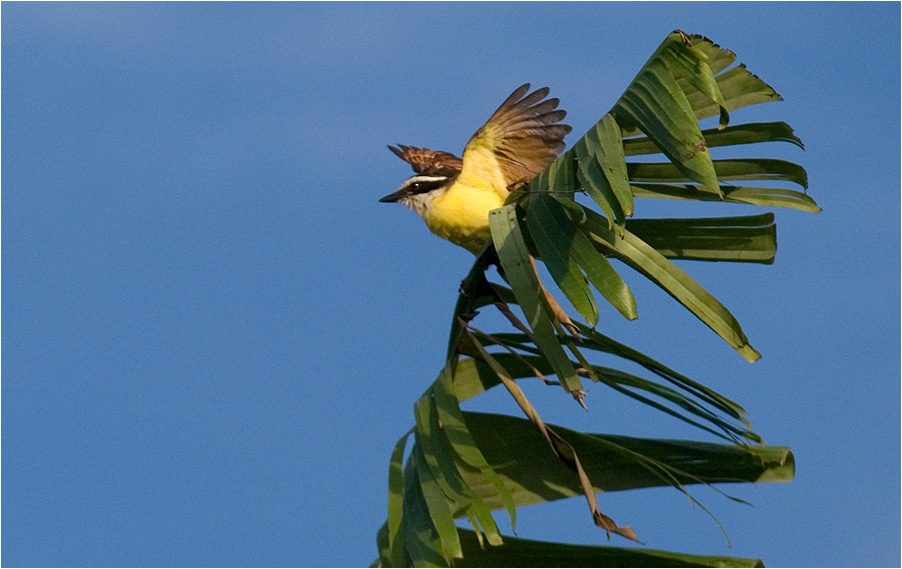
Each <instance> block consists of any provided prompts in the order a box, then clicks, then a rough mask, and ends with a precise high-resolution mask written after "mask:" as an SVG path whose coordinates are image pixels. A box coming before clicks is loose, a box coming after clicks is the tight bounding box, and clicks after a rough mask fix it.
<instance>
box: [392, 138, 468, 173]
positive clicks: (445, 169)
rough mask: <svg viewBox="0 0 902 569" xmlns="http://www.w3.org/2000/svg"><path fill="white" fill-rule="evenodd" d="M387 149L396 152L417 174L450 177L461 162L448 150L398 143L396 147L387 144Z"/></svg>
mask: <svg viewBox="0 0 902 569" xmlns="http://www.w3.org/2000/svg"><path fill="white" fill-rule="evenodd" d="M388 149H389V150H391V151H392V152H394V153H395V154H397V155H398V158H400V159H401V160H403V161H405V162H407V163H408V164H410V165H411V166H412V167H413V171H414V172H416V173H417V174H423V175H425V176H448V177H449V178H450V177H451V176H454V175H455V174H457V173H458V172H460V168H461V164H462V162H461V160H460V158H458V157H457V156H455V155H453V154H451V153H450V152H443V151H441V150H429V149H427V148H415V147H413V146H404V145H403V144H399V145H398V146H397V147H394V146H389V147H388Z"/></svg>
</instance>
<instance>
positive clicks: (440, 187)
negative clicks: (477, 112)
mask: <svg viewBox="0 0 902 569" xmlns="http://www.w3.org/2000/svg"><path fill="white" fill-rule="evenodd" d="M527 93H529V84H528V83H527V84H526V85H523V86H521V87H520V88H518V89H517V90H516V91H514V92H513V93H511V95H510V97H508V98H507V100H506V101H504V102H503V103H502V104H501V106H500V107H498V110H497V111H495V113H494V114H493V115H492V116H491V117H490V118H489V120H488V122H486V123H485V125H483V127H482V128H480V129H479V130H477V131H476V134H474V135H473V137H472V138H470V141H469V142H468V143H467V146H466V147H465V148H464V153H463V158H458V157H457V156H455V155H453V154H450V153H448V152H442V151H440V150H428V149H426V148H415V147H412V146H404V145H398V147H393V146H389V149H390V150H391V151H392V152H394V153H395V154H397V155H398V156H399V157H400V158H401V159H402V160H404V161H405V162H407V163H408V164H410V165H411V166H412V167H413V170H414V171H415V172H416V173H417V175H415V176H412V177H410V178H408V179H407V180H405V181H404V183H403V184H401V187H400V188H398V190H397V191H396V192H394V193H392V194H389V195H387V196H385V197H384V198H382V199H380V200H379V201H380V202H399V203H402V204H404V205H406V206H408V207H409V208H410V209H412V210H413V211H415V212H417V214H418V215H419V216H420V217H421V218H423V221H425V222H426V225H427V226H428V227H429V229H430V230H431V231H432V232H433V233H435V234H436V235H438V236H439V237H441V238H443V239H447V240H448V241H451V242H452V243H454V244H455V245H459V246H461V247H463V248H464V249H467V250H468V251H470V252H471V253H473V254H474V255H475V254H477V253H478V252H479V250H480V249H482V246H483V244H484V243H485V241H486V239H488V238H489V237H490V236H491V232H490V230H489V212H490V211H492V210H493V209H497V208H499V207H501V206H502V205H503V204H504V199H505V198H506V197H507V196H508V194H510V192H511V191H512V190H514V189H516V188H518V187H520V186H522V185H524V184H526V183H528V182H529V181H530V180H532V179H533V178H534V177H535V175H536V174H538V173H539V172H541V171H542V170H543V169H545V167H546V166H548V165H549V164H551V163H552V162H553V161H554V159H555V158H556V157H557V155H558V154H559V153H560V152H561V150H563V149H564V136H565V135H566V134H567V133H569V132H570V130H571V128H570V126H568V125H565V124H560V121H561V120H563V119H564V117H565V116H566V115H567V112H566V111H564V110H556V109H557V106H558V102H559V101H558V100H557V99H545V97H546V96H547V95H548V87H545V88H542V89H538V90H536V91H533V92H532V93H529V94H527ZM543 99H544V100H543Z"/></svg>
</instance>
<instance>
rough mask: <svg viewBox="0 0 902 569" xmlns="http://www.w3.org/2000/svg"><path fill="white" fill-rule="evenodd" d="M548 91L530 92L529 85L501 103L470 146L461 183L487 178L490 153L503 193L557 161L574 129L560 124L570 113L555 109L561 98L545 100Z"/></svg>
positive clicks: (528, 179)
mask: <svg viewBox="0 0 902 569" xmlns="http://www.w3.org/2000/svg"><path fill="white" fill-rule="evenodd" d="M548 92H549V89H548V87H543V88H541V89H537V90H535V91H533V92H532V93H529V83H527V84H525V85H522V86H520V87H519V88H517V90H515V91H514V92H513V93H511V95H510V96H509V97H508V98H507V99H506V100H505V101H504V102H503V103H501V106H500V107H498V110H496V111H495V112H494V114H492V116H491V117H490V118H489V120H488V121H487V122H486V124H485V125H484V126H483V127H482V128H480V129H479V130H478V131H476V134H474V135H473V137H472V138H471V139H470V141H469V142H468V143H467V147H466V148H465V149H464V155H463V164H462V166H463V167H462V171H461V175H460V180H461V181H466V180H467V179H477V178H482V179H484V178H485V175H484V174H485V170H486V168H487V165H485V164H483V163H482V162H484V161H485V160H486V159H487V158H488V155H487V151H488V153H490V154H489V155H494V158H495V159H496V160H497V164H498V168H500V170H501V175H502V177H503V178H504V180H503V182H504V185H503V188H502V191H503V192H504V193H506V188H508V187H510V186H515V185H519V184H523V183H526V182H529V181H530V180H532V179H533V178H534V177H535V175H536V174H538V173H539V172H541V171H542V170H543V169H545V167H547V166H548V165H549V164H551V163H552V162H553V161H554V159H555V158H556V157H557V155H558V154H560V152H561V151H562V150H563V149H564V136H566V135H567V133H569V132H570V131H571V130H572V129H571V127H570V126H569V125H566V124H560V121H561V120H563V119H564V117H565V116H567V112H566V111H564V110H556V109H557V106H558V104H559V101H558V99H556V98H552V99H545V97H547V96H548ZM543 99H544V100H543ZM496 190H497V188H496Z"/></svg>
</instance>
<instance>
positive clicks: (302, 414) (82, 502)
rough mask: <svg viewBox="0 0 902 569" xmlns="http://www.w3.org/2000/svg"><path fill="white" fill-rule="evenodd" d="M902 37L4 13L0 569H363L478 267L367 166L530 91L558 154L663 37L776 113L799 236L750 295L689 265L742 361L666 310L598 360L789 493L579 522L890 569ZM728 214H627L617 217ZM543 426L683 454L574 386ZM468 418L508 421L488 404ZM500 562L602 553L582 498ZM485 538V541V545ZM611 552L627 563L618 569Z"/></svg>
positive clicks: (616, 14)
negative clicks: (542, 544) (715, 428)
mask: <svg viewBox="0 0 902 569" xmlns="http://www.w3.org/2000/svg"><path fill="white" fill-rule="evenodd" d="M899 14H900V9H899V5H898V4H897V3H883V4H866V3H855V4H841V3H832V4H814V3H796V4H741V5H734V4H716V5H713V4H691V5H690V4H677V3H663V4H660V3H656V4H642V3H628V4H589V3H580V4H503V5H502V4H430V5H425V4H411V3H404V4H391V5H387V4H375V3H373V4H328V5H322V4H281V3H275V4H254V5H249V4H237V3H236V4H170V3H154V4H107V3H100V4H63V5H59V4H19V3H13V4H10V3H4V4H3V6H2V79H3V84H2V184H3V187H2V189H3V193H2V200H3V203H2V206H3V208H2V240H3V256H2V269H3V277H4V282H3V284H4V287H3V292H4V293H5V294H4V295H3V304H2V317H3V321H2V323H3V330H2V331H3V340H4V341H3V352H2V355H3V368H2V371H3V377H2V380H3V382H2V411H3V412H2V433H3V440H2V443H3V445H2V459H3V461H2V466H3V470H2V476H3V479H2V482H3V484H2V506H3V512H2V513H3V526H2V535H3V564H4V565H5V566H22V565H48V566H53V565H76V566H92V565H124V566H130V565H139V566H143V565H156V566H181V565H188V566H191V565H213V566H233V565H251V566H272V565H289V566H293V565H301V566H334V565H339V566H355V565H366V564H368V563H370V562H371V561H372V559H374V558H375V556H376V546H375V533H376V530H377V529H378V528H379V526H380V525H381V524H382V522H383V520H384V519H385V507H386V481H387V468H388V459H389V453H390V451H391V448H392V446H393V444H394V443H395V441H396V440H397V439H398V437H400V436H401V435H402V434H403V433H404V432H405V431H406V430H407V429H408V428H409V427H410V426H411V424H412V421H413V417H412V405H413V402H414V401H415V400H416V398H417V397H418V396H419V395H420V393H421V392H422V391H423V390H424V389H425V388H426V387H427V386H428V385H429V384H430V383H431V382H432V381H433V379H434V378H435V376H436V374H437V373H438V371H439V369H440V366H441V365H442V360H443V356H444V350H445V345H446V333H447V327H448V324H449V316H450V313H451V310H452V307H453V304H454V301H455V295H456V290H457V286H458V283H459V281H460V279H461V278H462V277H463V276H464V274H465V272H466V271H467V269H468V268H469V266H470V263H471V257H470V255H469V254H468V253H466V252H465V251H463V250H462V249H457V248H455V247H453V246H451V245H449V244H447V243H446V242H443V241H441V240H439V239H438V238H435V237H434V236H432V235H431V234H429V233H428V232H427V231H426V229H425V227H424V226H423V225H422V223H421V222H420V221H419V220H418V219H417V218H416V216H415V215H414V214H413V213H412V212H410V211H408V210H406V209H404V208H402V207H399V206H393V205H385V204H379V203H377V201H376V200H377V199H378V198H379V197H381V196H383V195H385V194H387V193H389V192H391V191H393V190H394V189H395V188H396V187H397V186H398V185H399V184H400V182H401V181H402V180H403V179H404V178H405V177H407V176H408V175H409V172H408V169H407V167H406V165H404V164H403V163H402V162H400V161H399V160H398V159H397V158H396V157H394V156H393V155H392V154H391V153H390V152H388V150H386V148H385V145H386V144H389V143H393V144H394V143H406V144H413V145H423V146H430V147H435V148H444V149H446V150H450V151H455V152H460V150H461V149H462V148H463V145H464V144H465V142H466V140H467V139H468V137H469V136H470V135H471V134H472V132H473V131H474V130H475V129H476V128H477V127H478V126H479V125H481V124H482V122H483V121H484V120H485V119H486V118H488V115H489V114H490V113H491V111H493V110H494V109H495V107H496V106H497V105H498V104H499V103H500V102H501V100H503V98H504V97H506V96H507V94H508V93H509V92H510V91H511V90H513V89H514V88H515V87H516V86H518V85H519V84H521V83H523V82H527V81H529V82H532V83H533V84H534V85H536V86H541V85H549V86H550V87H551V88H552V93H553V95H554V96H557V97H560V99H561V101H562V107H563V108H565V109H567V110H568V111H569V113H570V114H569V116H568V122H569V123H570V124H571V125H573V126H574V133H573V134H572V135H571V136H570V137H568V141H570V142H571V143H572V141H574V140H576V138H577V137H578V136H580V135H581V134H582V133H584V132H585V131H586V130H587V129H588V128H589V127H590V126H591V125H592V124H593V123H594V122H595V121H597V120H598V119H599V118H600V117H601V116H602V115H603V114H604V113H605V112H606V111H607V110H608V109H609V108H610V107H611V105H612V104H613V103H614V101H615V100H616V99H617V97H618V96H619V95H620V93H621V92H622V91H623V89H624V88H625V87H626V86H627V84H628V83H629V82H630V80H631V79H632V78H633V76H634V75H635V73H636V72H637V71H638V69H639V68H640V66H641V65H642V64H643V63H644V62H645V60H646V59H647V58H648V56H649V55H650V54H651V53H652V52H653V51H654V49H655V48H656V47H657V46H658V44H659V43H660V42H661V41H662V40H663V39H664V37H665V36H666V35H667V33H668V32H670V31H671V30H672V29H674V28H682V29H684V30H687V31H689V32H693V33H701V34H704V35H707V36H709V37H710V38H712V39H713V40H714V41H716V42H718V43H719V44H721V45H723V46H724V47H727V48H730V49H732V50H733V51H735V52H736V53H737V54H738V55H739V60H740V61H743V62H745V63H746V64H747V65H748V66H749V68H750V69H751V70H752V71H753V72H755V73H756V74H758V75H759V76H761V77H762V78H764V79H765V80H766V81H768V82H769V83H770V84H771V85H773V86H774V87H775V88H776V89H777V90H778V91H779V92H780V93H781V94H782V95H783V96H784V98H785V99H786V100H785V102H782V103H775V104H769V105H762V106H759V107H755V108H751V109H747V110H745V111H739V112H737V113H734V115H733V121H734V122H736V123H739V122H747V121H753V120H785V121H787V122H789V123H790V124H791V125H792V126H793V127H794V128H795V129H796V132H797V133H798V134H799V135H800V136H801V137H802V139H803V140H804V141H805V143H806V145H807V151H806V152H802V151H801V150H798V149H796V148H795V147H792V146H791V145H784V146H779V147H777V148H763V149H755V148H753V147H749V148H748V153H750V154H752V155H754V154H758V155H766V156H782V157H784V158H787V159H790V160H794V161H797V162H800V163H802V164H803V165H805V166H806V167H807V168H808V172H809V175H810V181H811V184H810V194H811V195H812V196H814V197H815V198H816V199H817V200H818V202H819V203H820V205H821V206H822V207H823V208H824V211H823V213H821V214H818V215H813V214H806V213H801V212H796V211H788V210H781V211H777V220H778V227H779V239H780V249H779V253H778V256H777V261H776V263H775V264H774V265H772V266H764V265H714V264H705V263H684V264H683V266H684V268H686V269H687V270H688V271H689V272H690V274H692V275H693V276H695V277H696V278H697V279H698V280H699V281H700V282H701V283H702V284H703V285H704V286H705V287H707V288H708V289H709V290H711V291H712V292H713V293H714V294H715V295H717V296H718V298H720V299H721V300H722V301H723V302H724V303H725V304H726V305H727V306H728V307H729V308H730V309H731V310H732V311H733V312H734V314H736V316H737V317H738V318H739V320H740V321H741V322H742V323H743V326H744V328H745V330H746V332H747V333H748V335H749V337H750V339H751V341H752V343H753V344H754V345H755V346H756V347H757V348H758V349H759V350H760V351H761V352H762V353H763V354H764V357H763V359H762V360H761V361H760V362H758V363H756V364H748V363H746V362H745V361H744V360H742V359H741V358H740V357H739V356H738V355H736V354H735V353H734V352H733V351H732V350H731V349H730V348H729V347H728V346H727V345H726V344H724V343H723V342H722V341H720V340H719V339H718V338H717V337H716V336H715V335H714V334H713V333H712V332H711V331H710V330H708V329H707V328H706V327H705V326H704V325H702V324H701V323H699V322H698V321H697V320H696V319H694V318H693V317H692V316H691V315H689V314H688V313H687V312H686V311H685V310H683V309H682V308H681V307H679V306H678V305H676V304H675V303H674V302H673V301H672V300H671V299H670V298H669V297H668V296H667V295H666V294H664V293H663V292H661V291H660V290H658V289H656V288H654V287H653V286H650V285H647V284H645V283H643V282H642V279H641V278H640V277H638V275H635V274H631V273H630V272H629V271H628V270H626V271H625V274H626V275H627V277H628V278H629V282H630V283H631V285H632V286H633V289H634V292H636V295H637V298H638V301H639V313H640V318H639V320H638V321H637V322H632V323H628V322H625V321H623V320H622V319H621V318H619V317H618V316H617V315H616V314H615V313H614V312H613V310H608V311H607V312H605V313H604V314H603V315H602V323H601V324H600V328H601V329H602V330H603V331H605V332H607V333H609V334H611V335H613V336H615V337H617V338H619V339H620V340H622V341H624V342H626V343H628V344H630V345H632V346H634V347H636V348H638V349H640V350H643V351H645V352H646V353H648V354H650V355H652V356H654V357H656V358H658V359H660V360H662V361H663V362H666V363H667V364H669V365H670V366H672V367H674V368H676V369H678V370H680V371H682V372H684V373H686V374H687V375H689V376H691V377H693V378H696V379H698V380H700V381H703V382H706V383H709V384H711V385H712V386H713V387H715V388H717V389H719V390H720V391H722V392H723V393H725V394H726V395H728V396H730V397H732V398H734V399H735V400H737V401H739V402H741V403H742V404H744V405H745V406H746V408H747V409H748V410H749V412H750V418H751V419H752V422H753V424H754V426H755V428H756V430H757V431H758V432H760V433H761V434H762V435H763V436H764V437H765V440H767V441H768V442H769V443H771V444H776V445H788V446H791V447H792V448H793V450H794V452H795V456H796V460H797V463H798V468H797V477H796V480H795V481H794V482H793V483H791V484H782V485H767V484H765V485H760V486H758V487H751V486H749V487H738V488H730V490H731V491H732V492H734V493H735V494H737V495H738V496H740V497H742V498H745V499H747V500H750V501H751V502H753V503H754V504H755V507H754V508H750V507H747V506H743V505H741V504H736V503H733V502H731V501H728V500H726V499H723V498H722V497H720V496H718V495H717V494H714V493H713V492H710V491H704V490H699V491H698V497H699V498H700V499H701V500H702V501H703V503H704V504H705V505H706V506H707V507H708V508H710V509H711V510H713V511H714V512H715V513H716V515H717V516H718V517H719V519H720V520H721V522H723V524H724V526H725V527H726V530H727V531H728V533H729V535H730V537H731V539H732V541H733V544H734V546H733V548H732V549H729V548H727V546H726V542H725V540H724V538H723V536H722V534H721V533H720V531H719V529H718V528H717V526H716V524H715V523H714V522H712V521H711V520H710V518H708V517H707V516H706V515H705V514H704V512H703V511H701V510H700V509H699V508H691V507H690V505H689V503H688V501H687V500H686V499H685V497H683V496H682V495H680V494H679V493H678V492H676V491H674V490H672V489H662V490H649V491H640V492H626V493H610V494H605V495H602V496H600V502H601V507H602V510H603V511H605V512H606V513H608V514H609V515H611V516H612V517H614V518H615V519H616V520H618V521H619V522H621V523H630V524H632V525H633V526H634V527H635V528H636V531H637V532H638V533H639V535H640V537H641V538H642V539H643V540H644V541H645V543H646V544H647V547H651V548H661V549H675V550H681V551H688V552H697V553H708V554H731V555H739V556H748V557H761V558H763V559H764V560H765V562H766V563H768V564H770V565H773V566H778V565H780V566H785V565H795V566H830V565H839V566H871V565H875V566H898V565H899V563H900V543H899V535H900V514H899V506H900V495H899V488H900V486H899V467H900V456H899V449H900V439H899V433H900V423H899V418H900V390H899V385H900V363H899V362H900V352H899V330H900V322H899V314H900V305H899V298H900V296H899V290H900V280H899V268H900V267H899V259H900V251H899V243H900V233H899V215H900V203H899V198H900V177H899V155H900V148H899V147H900V143H899V140H900V138H899V136H900V121H899V102H900V90H899V89H900V87H899V86H900V76H899V69H900V59H899V48H900V41H899V30H900V18H899ZM758 211H760V210H758V209H756V208H753V207H740V206H730V207H728V206H721V204H707V205H706V206H705V207H698V206H695V205H693V204H683V203H680V202H654V203H653V202H650V201H648V200H644V201H640V202H639V204H638V208H637V217H654V216H691V215H730V214H751V213H756V212H758ZM530 396H531V397H533V398H534V403H536V405H537V406H538V407H539V409H540V410H541V412H542V413H543V416H544V417H545V418H546V420H548V421H551V422H557V423H565V424H567V425H570V426H573V427H575V428H579V429H584V430H588V431H594V432H610V433H623V434H631V435H637V436H652V437H684V438H685V437H690V438H701V439H704V438H705V437H704V436H703V433H697V432H693V431H692V430H690V429H688V428H686V427H683V426H682V425H681V424H679V423H677V422H675V421H673V420H669V419H666V418H662V417H658V416H657V415H656V414H654V413H650V412H646V411H645V410H643V409H641V408H638V407H637V406H636V405H631V404H629V403H628V402H626V401H624V400H623V399H622V398H618V397H616V396H614V395H613V394H612V393H610V392H608V391H607V390H605V389H603V388H601V387H598V386H596V387H594V388H592V389H591V392H590V395H589V399H588V402H589V405H590V409H591V411H590V413H588V414H587V413H584V412H582V411H580V410H579V409H577V408H576V406H575V405H574V404H573V402H572V400H570V399H569V398H567V397H565V396H563V395H562V394H561V393H560V392H559V391H558V390H556V389H555V390H549V389H541V388H537V387H536V388H531V391H530ZM485 399H486V400H485V401H484V402H482V403H480V404H478V405H471V406H470V408H474V409H483V410H485V409H492V410H495V411H499V412H506V413H511V414H517V410H516V409H515V407H514V405H513V404H512V403H511V402H510V400H509V398H508V397H505V396H504V394H489V395H488V396H487V397H486V398H485ZM519 514H520V524H519V525H518V533H519V534H520V535H521V536H524V537H532V538H540V539H551V540H570V541H576V542H582V543H606V540H605V539H604V535H603V533H602V532H600V531H599V530H598V529H597V528H595V527H594V526H592V524H591V521H590V519H589V516H588V513H587V511H586V507H585V503H584V501H582V500H568V501H564V502H561V503H559V504H553V505H543V506H533V507H528V508H523V509H521V510H520V512H519ZM499 521H500V522H503V524H504V523H506V522H504V520H503V519H500V518H499ZM614 543H615V544H622V542H621V541H614Z"/></svg>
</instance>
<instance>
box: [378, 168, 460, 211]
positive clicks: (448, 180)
mask: <svg viewBox="0 0 902 569" xmlns="http://www.w3.org/2000/svg"><path fill="white" fill-rule="evenodd" d="M453 182H454V179H453V178H452V177H448V176H424V175H419V174H418V175H416V176H411V177H410V178H407V179H406V180H404V183H403V184H401V187H400V188H398V189H397V190H396V191H395V192H393V193H391V194H388V195H387V196H385V197H383V198H381V199H380V200H379V201H380V202H383V203H395V202H397V203H400V204H404V205H406V206H407V207H409V208H410V209H412V210H413V211H415V212H417V214H418V215H419V216H420V217H423V215H424V213H425V212H426V210H428V209H429V206H430V205H431V204H432V200H434V199H435V198H437V197H438V196H440V195H441V194H442V192H444V191H445V190H447V189H448V187H450V186H451V184H452V183H453Z"/></svg>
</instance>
